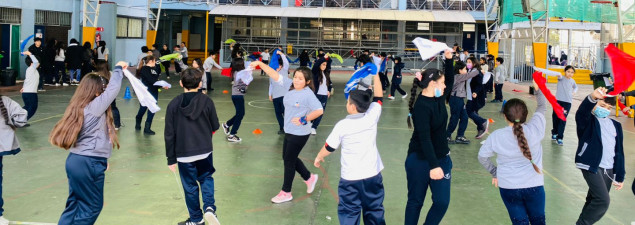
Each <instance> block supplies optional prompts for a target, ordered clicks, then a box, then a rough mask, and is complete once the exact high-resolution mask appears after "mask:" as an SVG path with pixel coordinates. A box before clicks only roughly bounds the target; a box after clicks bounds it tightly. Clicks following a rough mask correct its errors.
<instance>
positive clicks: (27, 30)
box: [19, 2, 44, 79]
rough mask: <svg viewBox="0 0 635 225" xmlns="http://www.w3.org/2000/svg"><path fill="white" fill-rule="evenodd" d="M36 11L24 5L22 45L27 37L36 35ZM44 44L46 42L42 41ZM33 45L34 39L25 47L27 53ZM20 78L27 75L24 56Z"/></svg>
mask: <svg viewBox="0 0 635 225" xmlns="http://www.w3.org/2000/svg"><path fill="white" fill-rule="evenodd" d="M34 26H35V9H34V8H33V7H32V6H29V4H25V3H24V2H23V3H22V24H20V43H22V41H23V40H25V39H26V38H27V37H29V36H31V35H33V34H35V27H34ZM42 43H44V41H42ZM31 44H33V39H31V40H29V43H28V44H27V45H26V47H25V49H24V50H25V51H26V49H27V48H29V46H31ZM19 61H20V62H21V63H20V77H19V79H24V77H25V75H26V68H27V66H26V65H25V64H24V63H23V62H24V56H22V57H20V59H19Z"/></svg>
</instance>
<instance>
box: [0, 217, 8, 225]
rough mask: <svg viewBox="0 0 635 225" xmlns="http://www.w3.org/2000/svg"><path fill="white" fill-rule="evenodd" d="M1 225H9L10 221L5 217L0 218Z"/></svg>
mask: <svg viewBox="0 0 635 225" xmlns="http://www.w3.org/2000/svg"><path fill="white" fill-rule="evenodd" d="M0 225H9V220H8V219H6V218H4V216H0Z"/></svg>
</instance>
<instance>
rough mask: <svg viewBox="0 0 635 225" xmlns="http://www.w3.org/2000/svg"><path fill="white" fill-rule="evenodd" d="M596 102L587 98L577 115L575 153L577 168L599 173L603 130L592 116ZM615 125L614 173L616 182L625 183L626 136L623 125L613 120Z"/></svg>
mask: <svg viewBox="0 0 635 225" xmlns="http://www.w3.org/2000/svg"><path fill="white" fill-rule="evenodd" d="M595 105H596V102H595V101H592V100H591V97H586V98H585V99H584V101H582V103H581V104H580V106H579V107H578V111H577V112H576V113H575V123H576V125H577V127H576V132H577V134H578V149H577V150H576V152H575V164H576V167H578V168H579V169H582V170H588V171H589V172H592V173H597V172H598V171H599V170H598V168H599V166H600V162H601V161H602V151H603V147H602V133H601V132H602V131H601V130H602V128H601V127H600V122H599V121H598V119H597V117H595V116H594V115H593V114H591V111H592V110H593V107H595ZM611 121H613V125H615V131H616V134H617V135H616V137H615V157H614V158H613V159H614V162H613V173H615V181H617V182H624V174H625V173H626V172H625V169H624V136H623V132H622V124H620V123H619V122H617V121H615V120H612V119H611Z"/></svg>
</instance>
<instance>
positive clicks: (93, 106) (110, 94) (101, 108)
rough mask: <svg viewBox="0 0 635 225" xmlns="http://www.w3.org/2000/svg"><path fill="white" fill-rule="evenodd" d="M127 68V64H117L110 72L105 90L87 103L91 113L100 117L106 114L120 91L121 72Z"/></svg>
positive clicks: (121, 62)
mask: <svg viewBox="0 0 635 225" xmlns="http://www.w3.org/2000/svg"><path fill="white" fill-rule="evenodd" d="M127 68H128V63H126V62H123V61H120V62H118V63H117V65H116V66H115V70H114V71H113V72H112V76H110V80H109V81H108V86H106V90H105V91H104V92H103V93H101V95H99V96H97V97H96V98H95V99H93V101H92V102H90V103H89V105H88V107H87V108H88V110H89V111H90V112H91V113H93V114H95V115H100V114H102V113H104V112H106V110H107V109H108V107H110V104H111V103H112V102H113V101H114V100H115V98H116V97H117V94H119V90H120V89H121V80H122V79H123V71H122V70H124V69H127ZM104 79H105V78H104Z"/></svg>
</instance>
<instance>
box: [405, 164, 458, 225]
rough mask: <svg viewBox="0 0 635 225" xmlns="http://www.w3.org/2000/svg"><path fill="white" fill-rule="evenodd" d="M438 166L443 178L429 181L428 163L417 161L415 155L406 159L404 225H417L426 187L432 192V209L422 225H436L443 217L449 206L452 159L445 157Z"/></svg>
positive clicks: (426, 190)
mask: <svg viewBox="0 0 635 225" xmlns="http://www.w3.org/2000/svg"><path fill="white" fill-rule="evenodd" d="M439 165H440V166H441V169H443V173H445V176H444V177H443V178H442V179H440V180H432V179H430V170H431V169H432V168H430V163H428V161H426V160H422V159H419V157H418V156H417V153H410V154H409V155H408V158H406V179H407V180H408V203H407V204H406V216H405V222H404V224H405V225H417V224H418V223H419V215H420V214H421V208H422V207H423V201H424V200H425V199H426V193H427V192H428V187H430V191H431V192H432V207H430V211H428V215H427V216H426V219H425V222H424V223H423V224H424V225H437V224H439V223H440V222H441V220H442V219H443V216H445V212H446V211H447V210H448V206H449V205H450V184H451V181H452V159H450V156H449V155H448V156H446V157H444V158H442V159H439Z"/></svg>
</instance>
